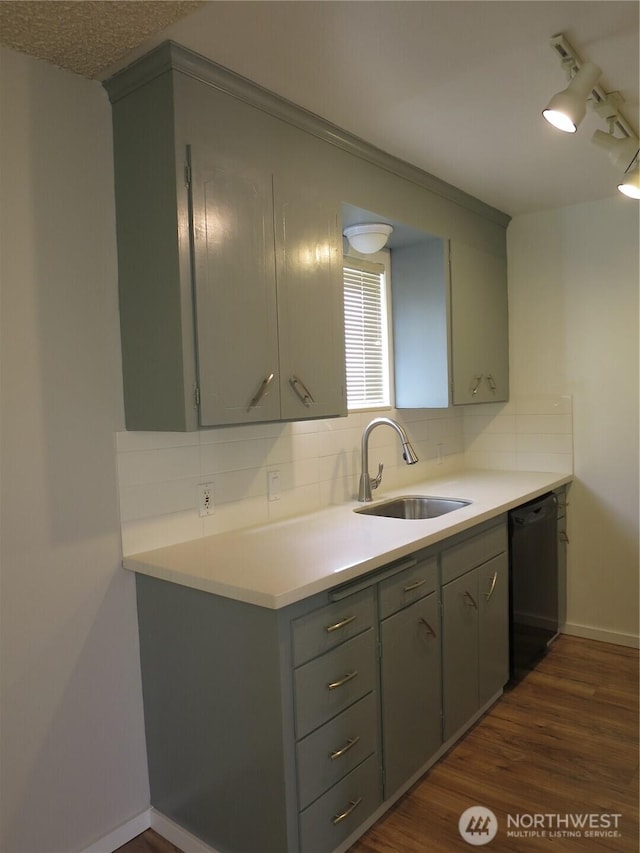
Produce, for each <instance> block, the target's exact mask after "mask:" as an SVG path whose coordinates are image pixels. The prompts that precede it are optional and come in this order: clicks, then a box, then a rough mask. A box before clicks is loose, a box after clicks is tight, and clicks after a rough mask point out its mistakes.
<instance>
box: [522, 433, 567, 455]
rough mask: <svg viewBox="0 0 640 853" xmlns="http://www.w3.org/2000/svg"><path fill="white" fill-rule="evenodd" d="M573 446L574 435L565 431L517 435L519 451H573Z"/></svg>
mask: <svg viewBox="0 0 640 853" xmlns="http://www.w3.org/2000/svg"><path fill="white" fill-rule="evenodd" d="M572 446H573V438H572V436H571V435H565V434H564V433H542V434H540V435H528V434H525V435H517V436H516V448H517V450H518V453H571V452H572Z"/></svg>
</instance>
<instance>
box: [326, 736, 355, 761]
mask: <svg viewBox="0 0 640 853" xmlns="http://www.w3.org/2000/svg"><path fill="white" fill-rule="evenodd" d="M359 740H360V737H359V736H358V737H350V738H349V740H348V741H347V742H346V743H345V745H344V746H341V747H340V749H336V750H335V752H330V753H329V758H330V759H331V760H332V761H335V760H336V758H340V757H341V756H342V755H344V754H345V752H349V750H350V749H351V748H352V747H354V746H355V745H356V744H357V743H358V741H359Z"/></svg>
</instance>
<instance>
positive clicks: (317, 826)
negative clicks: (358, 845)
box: [300, 755, 382, 853]
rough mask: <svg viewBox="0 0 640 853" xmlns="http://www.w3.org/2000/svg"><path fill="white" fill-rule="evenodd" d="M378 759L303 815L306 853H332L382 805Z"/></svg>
mask: <svg viewBox="0 0 640 853" xmlns="http://www.w3.org/2000/svg"><path fill="white" fill-rule="evenodd" d="M377 759H378V757H377V755H372V756H371V757H370V758H367V760H366V761H365V762H363V763H362V764H360V765H359V766H358V767H356V769H355V770H352V771H351V773H349V775H348V776H345V778H344V779H343V780H342V781H341V782H338V784H337V785H334V787H333V788H331V789H330V790H328V791H327V793H326V794H324V795H323V796H322V797H320V799H319V800H316V801H315V803H313V805H311V806H309V808H307V809H305V810H304V811H303V812H302V813H301V815H300V848H301V850H302V853H331V851H332V850H335V849H336V847H338V845H339V844H340V843H341V842H343V841H344V840H345V838H348V837H349V835H351V833H352V832H354V831H355V830H356V829H357V828H358V827H359V826H360V824H361V823H362V822H363V821H364V820H366V818H368V817H369V815H370V814H371V813H372V812H374V811H375V810H376V809H377V807H378V806H379V805H380V803H381V801H382V793H381V790H380V789H381V785H380V773H379V769H378V760H377Z"/></svg>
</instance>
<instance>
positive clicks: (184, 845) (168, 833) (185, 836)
mask: <svg viewBox="0 0 640 853" xmlns="http://www.w3.org/2000/svg"><path fill="white" fill-rule="evenodd" d="M149 811H150V815H151V829H153V830H155V831H156V832H157V833H158V835H161V836H162V837H163V838H166V839H167V841H170V842H171V843H172V844H175V845H176V847H179V848H180V850H183V851H184V853H218V851H217V850H215V849H214V848H213V847H209V845H208V844H205V843H204V841H200V839H199V838H196V836H195V835H192V834H191V833H190V832H189V831H188V830H186V829H183V828H182V827H181V826H179V825H178V824H177V823H174V822H173V821H172V820H170V819H169V818H168V817H165V816H164V815H163V814H161V813H160V812H159V811H156V809H154V808H153V806H152V807H151V809H150V810H149Z"/></svg>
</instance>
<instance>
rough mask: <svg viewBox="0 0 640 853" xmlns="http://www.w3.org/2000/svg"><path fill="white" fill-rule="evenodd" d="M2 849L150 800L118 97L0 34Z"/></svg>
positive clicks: (77, 837)
mask: <svg viewBox="0 0 640 853" xmlns="http://www.w3.org/2000/svg"><path fill="white" fill-rule="evenodd" d="M0 63H1V65H0V93H1V97H2V102H1V109H2V123H1V124H2V129H1V133H2V136H1V151H0V156H1V160H0V176H1V181H2V183H1V187H0V202H1V216H2V218H1V221H0V233H1V235H2V247H1V248H2V255H1V264H2V266H1V283H2V302H1V315H0V317H1V320H2V331H1V342H2V373H1V381H2V385H1V391H2V412H1V415H2V420H1V429H2V432H1V442H2V443H1V452H2V456H1V462H2V505H1V509H2V514H1V521H2V530H1V559H2V563H1V569H2V575H1V582H2V586H1V595H2V598H1V616H0V618H1V621H0V631H1V641H0V649H1V654H2V658H1V665H0V675H1V682H0V687H1V693H0V701H1V704H0V714H1V716H0V727H1V728H0V737H1V741H0V746H1V757H0V772H1V788H0V808H1V825H0V831H1V836H0V849H1V850H2V851H5V852H6V853H20V851H29V853H39V851H42V853H56V852H57V851H60V853H69V851H73V850H80V849H83V848H84V847H86V846H88V845H89V844H90V843H91V842H92V841H94V840H95V839H96V838H97V837H100V836H103V835H106V834H107V833H109V832H110V831H111V830H112V829H114V828H115V827H117V826H119V825H121V824H123V823H125V821H127V820H128V819H130V818H132V817H133V816H135V815H137V814H139V813H140V812H142V811H143V810H144V809H146V808H147V807H148V804H149V791H148V782H147V769H146V758H145V744H144V733H143V725H142V703H141V690H140V674H139V660H138V641H137V627H136V613H135V591H134V583H133V578H132V576H131V575H129V574H128V573H126V572H124V571H123V570H122V568H121V566H120V560H121V546H120V531H119V519H118V504H117V484H116V466H115V447H114V433H115V432H116V431H117V430H118V429H122V423H123V418H122V411H121V407H122V403H121V396H122V392H121V379H120V362H119V340H118V318H117V290H116V281H117V275H116V249H115V218H114V216H115V214H114V203H113V173H112V151H111V123H110V107H109V103H108V100H107V98H106V95H105V93H104V92H103V90H102V88H101V86H100V85H99V84H98V83H97V82H89V81H87V80H83V79H82V78H80V77H77V76H75V75H72V74H69V73H67V72H63V71H59V70H57V69H55V68H53V66H50V65H47V64H46V63H43V62H40V61H37V60H34V59H31V58H28V57H26V56H23V55H21V54H18V53H15V52H12V51H8V50H6V49H1V52H0Z"/></svg>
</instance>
